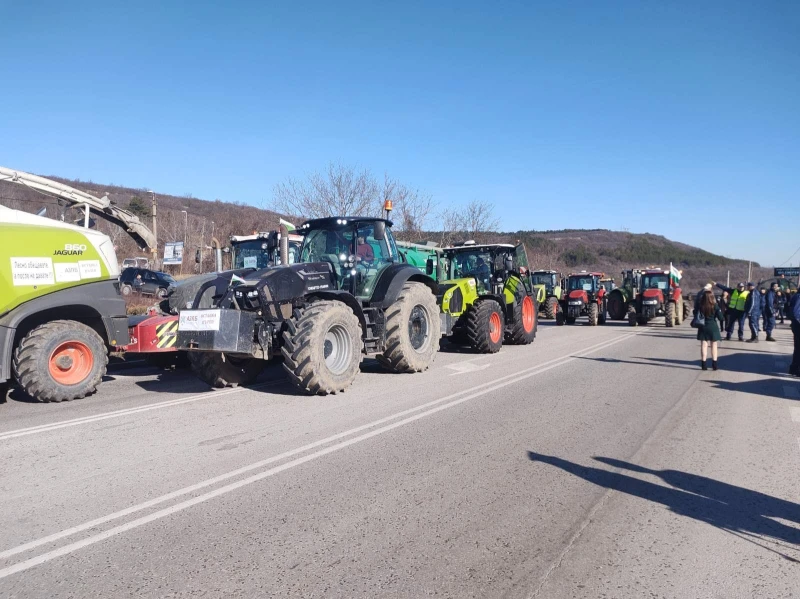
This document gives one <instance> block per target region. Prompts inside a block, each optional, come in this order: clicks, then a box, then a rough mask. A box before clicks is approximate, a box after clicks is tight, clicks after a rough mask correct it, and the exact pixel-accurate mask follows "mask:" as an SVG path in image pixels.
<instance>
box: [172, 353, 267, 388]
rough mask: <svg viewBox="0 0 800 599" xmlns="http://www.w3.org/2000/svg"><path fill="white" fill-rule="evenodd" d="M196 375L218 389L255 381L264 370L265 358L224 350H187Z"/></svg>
mask: <svg viewBox="0 0 800 599" xmlns="http://www.w3.org/2000/svg"><path fill="white" fill-rule="evenodd" d="M187 355H188V357H189V365H190V366H191V368H192V372H194V374H195V376H196V377H197V378H199V379H200V380H201V381H203V382H204V383H207V384H208V385H209V386H211V387H215V388H217V389H223V388H225V387H238V386H239V385H249V384H250V383H252V382H254V381H255V380H256V378H258V375H259V374H261V371H262V370H264V364H266V362H264V360H259V359H257V358H239V357H236V356H229V355H228V354H226V353H223V352H198V351H190V352H187Z"/></svg>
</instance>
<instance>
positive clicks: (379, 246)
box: [299, 217, 401, 301]
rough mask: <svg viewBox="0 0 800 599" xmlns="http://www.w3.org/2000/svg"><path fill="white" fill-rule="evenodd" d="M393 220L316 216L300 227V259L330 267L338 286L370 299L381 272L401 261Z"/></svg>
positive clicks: (364, 298)
mask: <svg viewBox="0 0 800 599" xmlns="http://www.w3.org/2000/svg"><path fill="white" fill-rule="evenodd" d="M391 225H392V223H391V221H388V220H385V219H382V218H366V217H364V218H362V217H354V218H339V217H330V218H317V219H313V220H309V221H307V222H306V223H304V224H303V225H302V226H301V227H300V232H301V233H302V234H303V235H304V239H303V245H302V246H301V248H300V259H299V262H324V263H327V264H328V265H329V266H330V269H331V272H332V273H333V278H334V281H335V285H336V288H337V289H340V290H342V291H346V292H348V293H350V294H352V295H354V296H356V297H358V298H359V299H361V300H366V301H369V299H370V298H371V297H372V295H373V293H374V291H375V288H376V285H377V283H378V279H379V278H380V275H381V274H382V273H383V272H384V271H385V270H386V269H387V268H389V267H390V266H392V265H394V264H399V263H400V262H401V260H400V256H399V254H398V251H397V245H396V244H395V240H394V236H393V235H392V232H391V229H390V227H391Z"/></svg>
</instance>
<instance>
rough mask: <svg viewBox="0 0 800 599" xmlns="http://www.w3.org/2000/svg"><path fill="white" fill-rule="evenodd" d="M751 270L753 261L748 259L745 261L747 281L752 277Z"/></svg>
mask: <svg viewBox="0 0 800 599" xmlns="http://www.w3.org/2000/svg"><path fill="white" fill-rule="evenodd" d="M752 271H753V261H752V260H749V261H748V262H747V282H748V283H749V282H750V279H751V277H752Z"/></svg>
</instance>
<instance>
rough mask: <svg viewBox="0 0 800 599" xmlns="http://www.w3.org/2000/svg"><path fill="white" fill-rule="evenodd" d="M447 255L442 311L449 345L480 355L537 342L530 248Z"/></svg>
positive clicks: (448, 251) (463, 248)
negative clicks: (463, 346)
mask: <svg viewBox="0 0 800 599" xmlns="http://www.w3.org/2000/svg"><path fill="white" fill-rule="evenodd" d="M443 254H444V257H445V259H446V262H447V266H448V271H447V272H448V276H447V280H445V281H442V282H441V283H440V284H439V305H440V307H441V309H442V317H443V320H444V330H443V333H444V334H446V335H449V338H450V341H452V342H454V343H458V344H466V345H469V346H471V347H472V348H473V349H474V350H476V351H478V352H481V353H495V352H497V351H499V350H500V348H501V347H502V346H503V341H504V340H505V341H507V342H509V343H514V344H519V345H527V344H529V343H532V342H533V340H534V339H535V338H536V329H537V325H538V320H537V316H538V308H537V304H536V290H535V289H534V288H533V286H532V285H531V281H530V277H529V276H528V275H527V268H528V258H527V255H526V253H525V246H523V245H518V246H513V245H510V244H488V245H475V244H474V243H469V242H467V243H465V244H464V245H460V246H454V247H449V248H444V250H443Z"/></svg>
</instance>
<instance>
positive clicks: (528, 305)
mask: <svg viewBox="0 0 800 599" xmlns="http://www.w3.org/2000/svg"><path fill="white" fill-rule="evenodd" d="M538 313H539V310H537V309H536V304H535V303H534V301H533V296H531V295H525V296H523V297H522V300H521V301H518V302H516V304H515V305H514V323H513V324H512V325H511V331H510V332H509V335H508V340H509V341H510V342H511V343H513V344H515V345H529V344H531V343H533V340H534V339H536V317H537V315H538Z"/></svg>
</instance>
